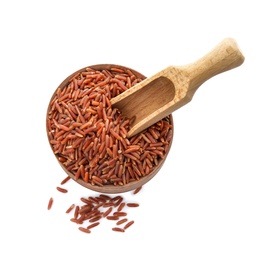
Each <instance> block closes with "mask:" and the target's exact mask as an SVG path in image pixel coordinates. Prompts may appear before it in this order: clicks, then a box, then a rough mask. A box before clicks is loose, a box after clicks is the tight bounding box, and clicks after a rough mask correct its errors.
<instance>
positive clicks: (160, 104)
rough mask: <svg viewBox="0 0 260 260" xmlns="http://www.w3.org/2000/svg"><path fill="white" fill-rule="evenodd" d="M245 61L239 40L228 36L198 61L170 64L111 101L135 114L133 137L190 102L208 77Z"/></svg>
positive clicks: (122, 109) (130, 113) (132, 129)
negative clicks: (175, 65)
mask: <svg viewBox="0 0 260 260" xmlns="http://www.w3.org/2000/svg"><path fill="white" fill-rule="evenodd" d="M243 62H244V56H243V54H242V53H241V51H240V50H239V47H238V45H237V43H236V41H235V40H234V39H231V38H227V39H224V40H223V41H222V42H220V43H219V44H218V45H217V46H216V47H215V48H214V49H213V50H212V51H210V52H209V53H208V54H206V55H205V56H203V57H202V58H200V59H199V60H197V61H196V62H194V63H192V64H188V65H186V66H179V67H174V66H169V67H167V68H166V69H164V70H162V71H160V72H158V73H156V74H155V75H153V76H152V77H149V78H146V79H145V80H144V81H142V82H140V83H139V84H137V85H135V86H134V87H132V88H131V89H129V90H127V91H125V92H123V93H122V94H120V95H118V96H116V97H115V98H113V99H112V100H111V104H112V106H114V107H117V108H118V109H119V110H120V111H121V112H122V114H124V115H125V116H127V117H129V118H132V117H134V118H135V120H134V121H133V123H132V125H131V129H130V130H129V132H128V136H129V137H131V136H133V135H135V134H137V133H139V132H141V131H143V130H144V129H146V128H148V127H149V126H151V125H152V124H154V123H156V122H157V121H159V120H160V119H162V118H164V117H166V116H168V115H170V114H171V113H172V112H174V111H175V110H177V109H179V108H180V107H182V106H184V105H185V104H187V103H188V102H190V101H191V99H192V97H193V95H194V93H195V92H196V90H197V89H198V88H199V87H200V86H201V85H202V84H203V83H204V82H205V81H207V80H208V79H210V78H212V77H213V76H215V75H217V74H220V73H222V72H225V71H228V70H231V69H233V68H236V67H238V66H240V65H241V64H242V63H243Z"/></svg>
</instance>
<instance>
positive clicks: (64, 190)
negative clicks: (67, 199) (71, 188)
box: [57, 187, 68, 193]
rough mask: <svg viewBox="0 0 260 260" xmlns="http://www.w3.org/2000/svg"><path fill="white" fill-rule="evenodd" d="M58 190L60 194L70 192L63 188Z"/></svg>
mask: <svg viewBox="0 0 260 260" xmlns="http://www.w3.org/2000/svg"><path fill="white" fill-rule="evenodd" d="M57 190H58V191H59V192H62V193H67V192H68V190H66V189H63V188H61V187H57Z"/></svg>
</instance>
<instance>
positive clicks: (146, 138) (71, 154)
mask: <svg viewBox="0 0 260 260" xmlns="http://www.w3.org/2000/svg"><path fill="white" fill-rule="evenodd" d="M140 81H141V79H139V78H137V77H136V76H135V75H134V73H133V72H131V71H130V70H128V69H126V70H124V69H121V68H111V69H110V70H102V71H96V70H93V69H91V68H86V70H85V71H83V72H81V73H78V74H77V75H75V76H73V77H72V78H71V79H69V81H68V83H67V85H65V86H64V87H63V88H62V89H61V88H58V89H57V91H56V93H55V95H54V96H53V98H52V100H51V101H50V106H49V108H48V115H47V123H46V125H47V130H48V137H49V142H50V144H51V147H52V149H53V152H54V154H55V156H56V157H57V159H58V160H59V161H60V163H62V164H63V166H64V167H65V168H66V169H67V170H68V171H69V172H70V173H71V174H73V175H74V176H75V177H74V178H75V180H77V179H82V180H83V181H85V182H87V183H90V184H91V185H98V186H103V185H126V184H128V183H129V182H132V181H135V180H139V179H140V178H142V177H143V176H146V175H147V174H149V173H151V172H152V171H153V169H154V167H155V166H157V165H158V164H159V163H160V161H161V160H162V159H163V158H164V156H165V154H166V152H167V151H168V149H169V143H170V141H171V138H172V133H173V130H172V125H171V123H170V120H169V117H166V118H164V119H163V120H160V121H158V122H157V123H155V124H154V125H152V126H151V127H149V128H148V129H146V130H144V131H143V132H142V133H140V134H137V135H136V136H133V137H131V138H127V137H126V134H127V131H128V130H129V129H130V123H131V120H132V119H127V118H125V117H123V116H122V115H121V114H120V112H119V111H118V110H117V109H115V108H112V107H111V103H110V99H111V98H113V97H115V96H117V95H118V94H120V93H122V92H124V91H125V90H127V89H128V88H130V87H132V86H133V85H135V84H137V83H138V82H140ZM108 162H109V163H108ZM126 164H127V167H125V166H124V165H126ZM116 168H117V170H116ZM68 180H69V177H68V178H66V179H65V180H64V181H62V183H61V185H62V184H64V183H65V182H66V181H68ZM59 191H61V190H59ZM61 192H65V191H64V190H63V191H61Z"/></svg>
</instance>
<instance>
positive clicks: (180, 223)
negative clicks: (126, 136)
mask: <svg viewBox="0 0 260 260" xmlns="http://www.w3.org/2000/svg"><path fill="white" fill-rule="evenodd" d="M257 3H258V1H256V0H255V1H252V0H247V1H242V0H239V1H237V0H236V1H229V0H225V1H222V0H221V1H214V2H213V1H206V0H205V1H202V0H197V1H191V0H190V1H188V0H184V1H183V0H179V1H166V0H160V1H142V0H138V1H134V0H132V1H115V0H110V1H94V0H92V1H87V0H85V1H77V0H73V1H29V0H24V1H15V0H13V1H1V3H0V37H1V40H0V73H1V81H0V82H1V83H0V84H1V92H0V95H1V102H0V106H1V128H0V131H1V146H0V147H1V168H0V172H1V180H0V199H1V204H0V211H1V215H0V216H1V221H0V239H1V244H0V248H1V249H0V259H113V260H116V259H127V260H128V259H149V258H151V257H153V259H158V258H161V259H162V258H163V259H177V260H183V259H185V260H186V259H199V260H203V259H222V260H223V259H236V260H238V259H251V260H254V259H260V166H259V146H260V138H259V133H260V126H259V111H260V102H259V87H260V86H259V58H260V52H259V46H260V41H259V24H260V16H259V9H258V6H259V3H258V5H257ZM226 37H233V38H234V39H235V40H236V41H237V42H238V45H239V46H240V48H241V50H242V52H243V54H244V56H245V62H244V64H243V65H242V66H241V67H238V68H236V69H234V70H232V71H229V72H226V73H223V74H220V75H218V76H216V77H214V78H212V79H210V80H209V81H207V82H206V83H205V84H203V85H202V86H201V88H200V89H199V90H198V91H197V93H196V94H195V96H194V98H193V100H192V101H191V103H189V104H188V105H186V106H185V107H183V108H181V109H180V110H178V111H176V112H174V113H173V118H174V125H175V130H174V141H173V145H172V149H171V151H170V154H169V156H168V158H167V160H166V162H165V164H164V166H163V168H162V169H161V171H160V172H159V173H158V174H157V175H156V176H155V177H154V179H152V180H151V181H150V182H149V183H148V184H146V185H145V186H144V187H143V190H142V192H140V193H139V194H137V195H135V196H133V195H132V194H131V193H125V194H123V196H124V198H125V199H126V200H128V201H136V202H139V203H140V207H139V208H136V209H132V210H130V211H129V219H134V220H135V224H134V225H133V226H132V227H131V228H129V229H128V230H127V232H125V233H124V234H123V233H122V234H121V233H115V232H112V231H111V227H112V225H110V224H111V222H109V223H108V222H106V221H103V222H102V223H101V225H100V226H98V227H96V228H95V229H93V232H92V233H91V234H84V233H82V232H80V231H79V230H78V229H77V226H76V225H75V224H73V223H72V222H70V220H69V219H70V217H71V216H68V215H66V214H65V210H66V209H67V208H68V207H69V206H70V205H71V204H72V203H76V204H77V203H79V198H80V197H81V196H95V195H97V194H96V193H94V192H92V191H90V190H86V189H84V188H83V187H81V186H79V185H77V184H76V183H74V182H73V181H70V182H69V183H67V184H66V186H65V187H66V188H68V190H69V192H68V193H67V194H61V193H59V192H58V191H56V186H58V185H59V183H60V181H61V180H62V179H64V178H65V177H66V174H65V173H64V172H63V170H62V169H61V167H60V166H59V165H58V163H57V161H56V159H55V158H54V156H53V154H52V152H51V149H50V147H49V144H48V142H47V135H46V131H45V116H46V109H47V105H48V102H49V99H50V98H51V95H52V93H53V92H54V90H55V89H56V87H57V86H58V85H59V84H60V83H61V81H63V79H65V78H66V77H67V76H68V75H70V74H71V73H73V72H74V71H76V70H78V69H81V68H83V67H86V66H90V65H94V64H100V63H113V64H120V65H125V66H128V67H130V68H133V69H135V70H137V71H140V72H141V73H143V74H144V75H146V76H152V75H153V74H154V73H156V72H158V71H160V70H161V69H164V68H165V67H167V66H169V65H185V64H187V63H190V62H193V61H195V60H196V59H198V58H200V57H201V56H203V55H204V54H206V53H207V52H208V51H209V50H211V49H212V48H213V47H214V46H215V45H216V44H218V43H219V42H220V41H221V40H222V39H224V38H226ZM50 196H52V197H53V198H54V204H53V208H52V209H51V210H50V211H48V210H47V203H48V200H49V198H50Z"/></svg>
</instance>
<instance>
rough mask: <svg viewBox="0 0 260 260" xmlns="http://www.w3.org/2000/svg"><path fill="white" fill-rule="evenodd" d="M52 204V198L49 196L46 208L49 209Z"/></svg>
mask: <svg viewBox="0 0 260 260" xmlns="http://www.w3.org/2000/svg"><path fill="white" fill-rule="evenodd" d="M52 204H53V198H52V197H51V198H50V199H49V202H48V206H47V209H48V210H50V209H51V207H52Z"/></svg>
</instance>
